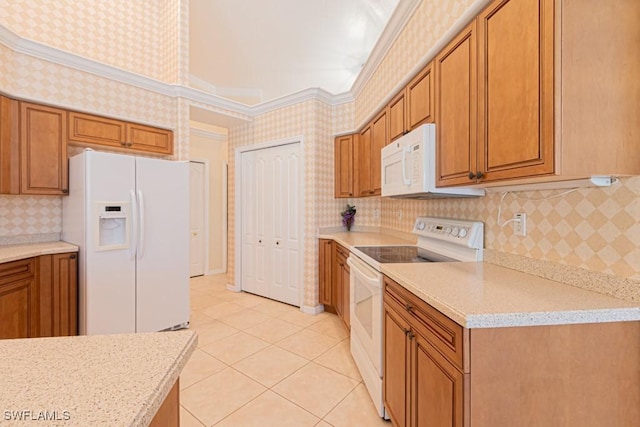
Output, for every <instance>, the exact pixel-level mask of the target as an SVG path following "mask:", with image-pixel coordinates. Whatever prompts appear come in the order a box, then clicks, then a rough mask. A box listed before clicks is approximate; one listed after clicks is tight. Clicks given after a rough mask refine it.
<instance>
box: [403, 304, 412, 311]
mask: <svg viewBox="0 0 640 427" xmlns="http://www.w3.org/2000/svg"><path fill="white" fill-rule="evenodd" d="M404 309H405V310H407V311H411V310H413V306H412V305H411V304H409V303H407V304H406V305H405V306H404Z"/></svg>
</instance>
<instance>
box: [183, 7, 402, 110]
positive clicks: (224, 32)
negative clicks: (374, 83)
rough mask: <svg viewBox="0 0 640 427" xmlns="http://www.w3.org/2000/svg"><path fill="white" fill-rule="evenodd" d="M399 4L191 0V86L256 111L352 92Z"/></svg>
mask: <svg viewBox="0 0 640 427" xmlns="http://www.w3.org/2000/svg"><path fill="white" fill-rule="evenodd" d="M398 3H399V0H323V1H317V0H312V1H309V0H303V1H301V0H269V1H264V0H191V2H190V6H189V7H190V10H189V14H190V17H189V28H190V34H189V67H190V73H191V76H190V85H191V86H192V87H194V88H197V89H201V90H204V91H206V92H210V93H213V94H216V95H218V96H221V97H224V98H228V99H231V100H234V101H238V102H241V103H243V104H246V105H255V104H259V103H262V102H266V101H270V100H273V99H276V98H280V97H283V96H286V95H290V94H292V93H296V92H299V91H302V90H305V89H309V88H321V89H324V90H325V91H327V92H329V93H331V94H334V95H336V94H340V93H344V92H347V91H349V90H350V89H351V86H352V85H353V83H354V81H355V80H356V78H357V77H358V74H359V73H360V71H361V69H362V67H363V65H364V64H365V63H366V61H367V58H368V57H369V55H370V54H371V51H372V50H373V48H374V47H375V45H376V42H377V41H378V39H379V37H380V35H381V34H382V32H383V30H384V29H385V26H386V25H387V23H388V22H389V20H390V18H391V17H392V15H393V12H394V10H395V9H396V7H397V6H398Z"/></svg>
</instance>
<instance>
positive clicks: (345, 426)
mask: <svg viewBox="0 0 640 427" xmlns="http://www.w3.org/2000/svg"><path fill="white" fill-rule="evenodd" d="M324 419H325V421H327V422H329V423H331V425H333V426H335V427H376V426H380V427H390V426H391V423H390V422H388V421H385V420H383V419H382V418H380V417H379V416H378V414H377V412H376V409H375V406H373V402H372V401H371V396H369V393H368V392H367V388H366V386H365V385H364V384H362V383H361V384H360V385H358V387H356V389H355V390H353V391H352V392H351V393H349V395H348V396H347V397H346V398H345V399H344V400H343V401H342V402H340V403H339V404H338V406H336V407H335V408H334V409H333V410H332V411H331V412H330V413H329V414H327V416H325V417H324Z"/></svg>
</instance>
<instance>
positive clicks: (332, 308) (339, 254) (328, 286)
mask: <svg viewBox="0 0 640 427" xmlns="http://www.w3.org/2000/svg"><path fill="white" fill-rule="evenodd" d="M318 244H319V265H318V269H319V271H318V285H319V302H320V304H323V305H324V309H325V311H328V312H330V313H335V314H337V315H338V317H339V318H340V320H342V322H343V323H344V325H345V326H346V327H347V329H348V328H350V316H349V315H350V307H349V289H350V288H349V286H350V278H349V275H350V273H351V269H350V268H349V264H347V258H348V257H349V250H347V249H346V248H345V247H343V246H341V245H339V244H338V243H336V242H334V241H333V240H331V239H320V240H319V243H318Z"/></svg>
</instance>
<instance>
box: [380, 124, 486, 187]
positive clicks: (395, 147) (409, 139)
mask: <svg viewBox="0 0 640 427" xmlns="http://www.w3.org/2000/svg"><path fill="white" fill-rule="evenodd" d="M381 167H382V177H381V181H382V193H381V194H382V197H398V198H413V199H428V198H436V197H470V196H484V190H483V189H479V188H459V187H444V188H436V125H435V124H433V123H428V124H424V125H422V126H420V127H418V128H416V129H414V130H412V131H411V132H409V133H408V134H406V135H404V136H402V137H400V138H398V139H397V140H395V141H393V142H392V143H391V144H389V145H387V146H385V147H384V148H383V149H382V166H381Z"/></svg>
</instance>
